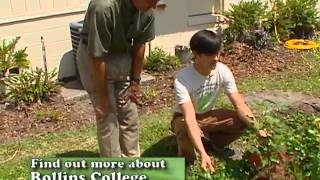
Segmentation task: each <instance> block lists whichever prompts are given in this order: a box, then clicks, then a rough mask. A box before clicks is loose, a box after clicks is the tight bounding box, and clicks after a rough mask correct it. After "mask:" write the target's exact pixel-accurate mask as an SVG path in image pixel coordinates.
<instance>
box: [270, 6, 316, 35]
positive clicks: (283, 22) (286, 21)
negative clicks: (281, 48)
mask: <svg viewBox="0 0 320 180" xmlns="http://www.w3.org/2000/svg"><path fill="white" fill-rule="evenodd" d="M317 2H318V0H287V1H284V0H275V2H274V3H275V6H274V8H273V13H272V14H273V20H274V21H275V23H274V24H273V26H272V27H271V31H272V30H274V28H275V27H274V25H276V29H277V31H278V34H279V36H280V39H281V40H287V39H289V38H292V37H293V38H311V37H312V36H313V35H314V30H315V29H316V27H318V26H319V15H318V12H317V7H316V5H317Z"/></svg>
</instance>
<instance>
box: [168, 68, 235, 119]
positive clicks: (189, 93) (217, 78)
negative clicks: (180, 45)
mask: <svg viewBox="0 0 320 180" xmlns="http://www.w3.org/2000/svg"><path fill="white" fill-rule="evenodd" d="M174 87H175V95H176V105H175V107H174V109H173V110H174V111H175V112H180V113H181V110H180V107H179V104H183V103H186V102H188V101H190V100H191V101H192V104H193V106H194V108H195V111H196V113H204V112H207V111H210V110H212V109H213V108H214V103H215V101H216V99H217V97H218V95H219V93H220V92H221V89H222V88H223V89H224V91H225V92H226V93H227V94H231V93H233V92H236V91H237V86H236V83H235V79H234V77H233V74H232V72H231V71H230V69H229V68H228V67H227V66H226V65H225V64H223V63H220V62H218V63H217V64H216V68H215V69H214V70H212V71H211V73H210V75H209V76H203V75H201V74H200V73H199V72H198V71H197V70H196V69H195V68H194V65H193V64H191V65H189V66H187V67H185V68H183V69H182V70H181V71H180V72H179V73H178V75H177V78H176V79H175V81H174Z"/></svg>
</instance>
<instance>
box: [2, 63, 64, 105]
mask: <svg viewBox="0 0 320 180" xmlns="http://www.w3.org/2000/svg"><path fill="white" fill-rule="evenodd" d="M56 75H57V71H56V69H54V70H53V71H50V72H48V74H46V73H45V72H44V70H42V69H40V68H36V69H35V70H31V71H22V72H21V73H20V74H17V75H12V76H9V77H8V78H7V79H6V80H5V85H6V86H7V88H8V89H7V91H8V92H7V94H6V96H7V97H8V98H9V99H12V100H14V101H24V102H28V103H30V102H35V101H37V100H44V99H46V98H48V96H49V95H50V94H51V93H55V92H57V91H58V90H59V88H58V87H59V85H58V84H57V83H56V81H55V80H54V78H55V77H56Z"/></svg>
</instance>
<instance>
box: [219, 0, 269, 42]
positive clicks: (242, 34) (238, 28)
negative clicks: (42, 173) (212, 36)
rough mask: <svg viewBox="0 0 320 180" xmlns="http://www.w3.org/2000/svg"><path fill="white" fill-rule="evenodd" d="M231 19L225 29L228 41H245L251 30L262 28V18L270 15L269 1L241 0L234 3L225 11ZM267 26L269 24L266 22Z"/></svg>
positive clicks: (225, 36) (225, 38)
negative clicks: (268, 10)
mask: <svg viewBox="0 0 320 180" xmlns="http://www.w3.org/2000/svg"><path fill="white" fill-rule="evenodd" d="M225 16H226V17H227V18H228V19H229V20H230V22H229V27H228V28H227V29H226V30H225V31H224V40H225V41H226V43H231V42H233V41H240V42H243V41H245V39H246V36H248V35H249V34H250V33H251V32H253V31H254V30H258V29H260V28H261V27H260V25H261V21H262V19H266V18H267V17H268V16H269V13H268V12H267V3H263V2H261V1H260V0H253V1H242V0H241V1H240V3H239V4H232V5H231V10H229V11H227V12H225ZM265 26H268V25H267V24H265Z"/></svg>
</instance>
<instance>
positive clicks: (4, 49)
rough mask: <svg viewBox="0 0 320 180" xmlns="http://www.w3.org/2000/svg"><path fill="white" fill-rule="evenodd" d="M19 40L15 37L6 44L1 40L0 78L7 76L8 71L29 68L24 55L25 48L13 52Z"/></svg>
mask: <svg viewBox="0 0 320 180" xmlns="http://www.w3.org/2000/svg"><path fill="white" fill-rule="evenodd" d="M19 39H20V37H16V38H15V39H13V40H11V41H10V42H8V43H7V41H6V40H2V43H1V44H0V77H1V76H2V77H6V76H8V73H9V70H10V69H13V68H28V67H29V66H30V62H29V60H28V54H27V53H26V49H27V48H26V47H25V48H24V49H21V50H17V51H16V50H15V47H16V45H17V43H18V41H19Z"/></svg>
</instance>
